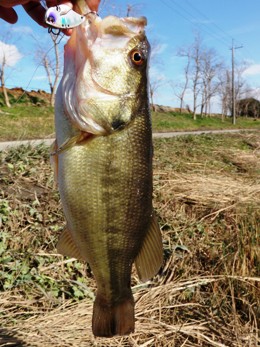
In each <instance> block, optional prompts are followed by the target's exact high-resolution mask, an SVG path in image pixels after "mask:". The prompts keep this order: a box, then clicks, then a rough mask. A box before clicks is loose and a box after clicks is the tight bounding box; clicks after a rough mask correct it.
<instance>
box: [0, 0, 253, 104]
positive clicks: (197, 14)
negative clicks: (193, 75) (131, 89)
mask: <svg viewBox="0 0 260 347" xmlns="http://www.w3.org/2000/svg"><path fill="white" fill-rule="evenodd" d="M128 4H132V11H133V12H132V14H133V15H136V16H139V15H145V16H146V17H147V19H148V27H147V35H148V37H149V39H150V41H151V42H152V43H154V42H155V43H156V47H157V54H156V59H154V64H153V65H152V67H151V75H152V77H153V78H161V79H162V80H163V82H164V84H163V86H162V87H161V88H160V89H158V91H157V93H156V98H155V101H156V102H157V103H159V104H164V105H173V106H176V107H178V100H177V98H176V97H175V96H174V93H173V90H172V88H171V87H170V86H169V84H168V81H173V83H177V82H178V81H180V80H181V79H182V76H183V73H182V69H183V59H181V58H179V57H177V56H176V52H177V50H178V49H179V48H180V47H183V46H188V45H190V44H191V43H192V42H193V40H194V33H195V32H200V34H201V37H202V39H203V42H204V45H206V46H207V47H208V48H214V49H215V50H216V51H217V53H218V54H219V55H220V57H221V58H222V59H223V60H224V62H225V63H226V65H227V66H228V67H230V66H231V51H230V48H231V44H232V39H234V43H235V46H243V48H240V49H237V50H236V51H235V53H236V63H237V64H240V63H241V62H242V61H246V62H247V64H248V68H247V70H246V71H245V73H244V78H245V79H246V81H247V83H248V84H249V85H250V87H251V88H252V89H255V90H256V92H257V93H258V92H259V90H260V44H259V41H260V19H259V18H260V17H259V14H260V1H259V0H247V1H246V2H245V1H244V0H218V1H216V0H215V1H214V0H196V1H195V0H153V1H152V0H140V1H138V0H137V1H136V0H133V2H131V1H130V0H121V1H120V0H111V1H110V0H105V1H104V0H103V2H102V3H101V7H100V15H101V17H103V16H105V15H107V14H116V15H120V16H125V14H126V10H127V5H128ZM16 9H17V12H18V15H19V21H18V22H17V23H16V24H15V25H8V24H7V23H5V22H4V21H2V20H1V19H0V41H1V40H3V36H4V37H5V42H6V43H8V44H9V43H10V44H13V45H15V46H16V47H17V49H18V50H19V52H20V54H21V55H22V58H21V59H20V60H19V61H18V63H16V64H15V65H14V66H13V67H12V68H11V69H9V70H8V71H7V80H6V85H7V87H10V88H11V87H16V86H17V87H23V88H25V89H27V90H31V89H35V90H37V89H44V90H47V91H48V83H47V78H46V75H45V72H44V70H43V68H42V67H41V66H39V64H38V63H37V62H36V60H35V58H34V55H35V51H36V49H37V46H39V44H40V45H41V46H43V47H45V49H46V50H47V49H51V40H50V39H49V37H48V34H47V29H43V28H41V27H39V26H37V25H36V24H35V23H34V22H33V21H32V20H31V19H30V17H28V15H27V14H26V13H25V12H24V11H23V9H22V8H20V6H18V7H16ZM7 33H11V35H10V38H9V39H8V40H7V39H6V35H7ZM64 43H65V40H63V41H62V42H61V43H60V50H61V51H62V49H63V44H64ZM257 97H259V96H258V95H257ZM187 103H189V100H187Z"/></svg>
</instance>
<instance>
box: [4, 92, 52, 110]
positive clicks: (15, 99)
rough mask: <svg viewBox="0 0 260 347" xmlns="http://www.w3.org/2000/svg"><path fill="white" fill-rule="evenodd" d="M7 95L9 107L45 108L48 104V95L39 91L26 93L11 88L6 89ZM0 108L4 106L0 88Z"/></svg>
mask: <svg viewBox="0 0 260 347" xmlns="http://www.w3.org/2000/svg"><path fill="white" fill-rule="evenodd" d="M7 94H8V97H9V101H10V104H11V105H15V104H24V105H36V106H47V105H49V102H50V94H49V93H47V92H45V91H44V90H40V89H39V90H37V91H35V90H31V91H27V90H24V89H23V88H12V89H7ZM0 106H5V103H4V97H3V92H2V88H0Z"/></svg>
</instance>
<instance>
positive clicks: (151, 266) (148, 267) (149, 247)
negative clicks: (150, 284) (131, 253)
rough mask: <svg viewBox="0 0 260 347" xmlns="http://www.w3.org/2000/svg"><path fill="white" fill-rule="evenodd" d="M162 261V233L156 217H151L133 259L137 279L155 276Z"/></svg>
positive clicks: (143, 280) (144, 279) (147, 278)
mask: <svg viewBox="0 0 260 347" xmlns="http://www.w3.org/2000/svg"><path fill="white" fill-rule="evenodd" d="M162 262H163V245H162V235H161V231H160V227H159V224H158V222H157V219H156V217H155V216H154V215H153V216H152V217H151V223H150V227H149V229H148V232H147V234H146V236H145V239H144V241H143V245H142V248H141V250H140V252H139V254H138V255H137V257H136V259H135V267H136V270H137V274H138V277H139V279H140V280H141V281H142V282H145V281H147V280H149V279H150V278H152V277H153V276H155V275H156V274H157V273H158V271H159V270H160V267H161V265H162Z"/></svg>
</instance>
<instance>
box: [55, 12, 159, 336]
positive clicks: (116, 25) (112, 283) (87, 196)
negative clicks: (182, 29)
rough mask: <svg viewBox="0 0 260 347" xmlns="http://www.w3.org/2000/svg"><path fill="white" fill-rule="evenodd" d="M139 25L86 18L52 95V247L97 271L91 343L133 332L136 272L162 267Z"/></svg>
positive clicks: (145, 51) (143, 274)
mask: <svg viewBox="0 0 260 347" xmlns="http://www.w3.org/2000/svg"><path fill="white" fill-rule="evenodd" d="M145 25H146V19H145V18H143V17H142V18H124V19H119V18H117V17H114V16H109V17H106V18H104V19H103V20H101V19H100V18H99V17H97V16H95V15H92V14H91V15H89V16H87V20H86V21H85V22H84V23H83V24H82V25H81V26H79V27H77V28H75V29H74V30H73V33H72V36H71V38H70V39H69V41H68V43H67V45H66V46H65V62H64V74H63V78H62V80H61V83H60V86H59V88H58V92H57V96H56V107H55V123H56V144H55V148H54V152H53V157H54V158H53V159H54V160H53V162H54V163H55V167H56V169H55V172H56V176H57V181H58V187H59V191H60V196H61V201H62V206H63V210H64V214H65V218H66V221H67V227H66V229H65V230H64V232H63V234H62V235H61V237H60V240H59V242H58V246H57V248H58V251H59V252H60V253H62V254H64V255H67V256H72V257H76V258H78V259H80V260H84V261H87V262H88V263H89V265H90V267H91V270H92V271H93V274H94V277H95V280H96V283H97V295H96V300H95V302H94V308H93V319H92V329H93V333H94V335H95V336H103V337H111V336H114V335H126V334H129V333H131V332H133V331H134V299H133V295H132V292H131V270H132V265H133V264H134V263H135V267H136V270H137V273H138V276H139V278H140V279H141V280H142V281H146V280H148V279H150V278H151V277H153V276H154V275H155V274H156V273H157V272H158V270H159V268H160V266H161V263H162V240H161V233H160V229H159V226H158V223H157V221H156V218H155V216H154V213H153V207H152V131H151V119H150V110H149V102H148V90H147V66H148V60H149V52H150V47H149V43H148V41H147V39H146V36H145V32H144V26H145Z"/></svg>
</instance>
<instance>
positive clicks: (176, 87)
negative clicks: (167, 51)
mask: <svg viewBox="0 0 260 347" xmlns="http://www.w3.org/2000/svg"><path fill="white" fill-rule="evenodd" d="M177 56H179V57H183V58H186V64H185V66H184V69H183V72H184V81H183V82H181V83H174V82H173V81H170V86H171V87H172V89H173V91H174V94H175V95H176V96H177V98H178V99H179V100H180V113H182V110H183V104H184V97H185V94H186V91H187V88H188V85H189V72H190V65H191V52H190V49H180V50H179V51H178V52H177Z"/></svg>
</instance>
